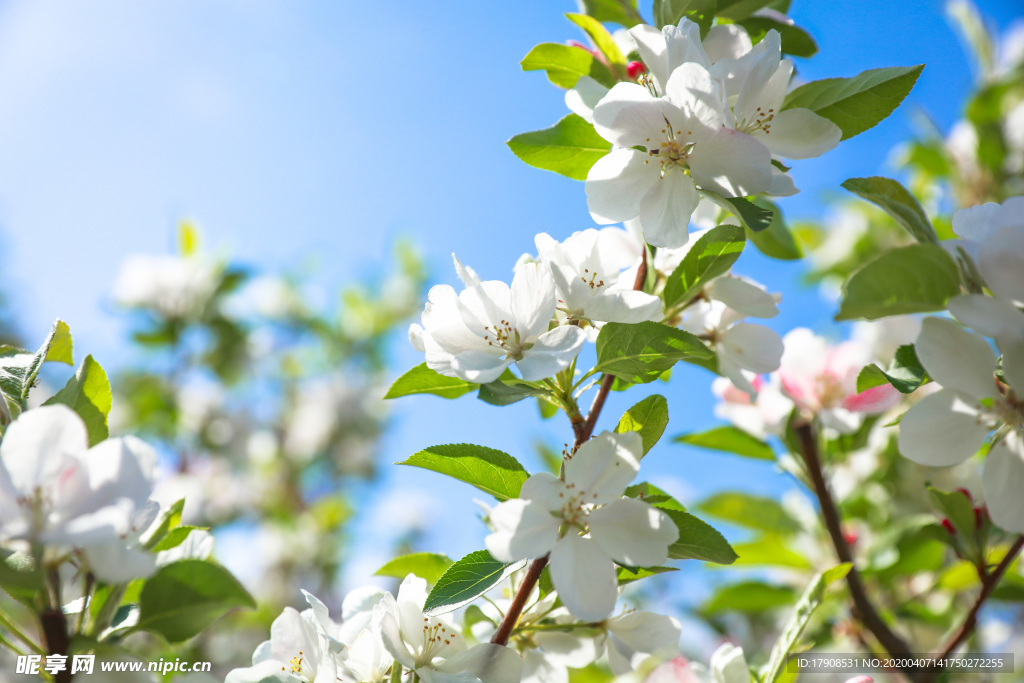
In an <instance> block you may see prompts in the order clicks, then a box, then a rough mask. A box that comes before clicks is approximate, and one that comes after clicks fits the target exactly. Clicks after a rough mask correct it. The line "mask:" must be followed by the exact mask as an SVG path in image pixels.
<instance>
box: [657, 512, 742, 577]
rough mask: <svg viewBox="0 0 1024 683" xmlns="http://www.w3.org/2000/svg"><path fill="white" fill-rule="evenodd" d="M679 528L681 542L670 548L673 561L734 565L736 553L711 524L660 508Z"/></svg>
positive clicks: (669, 552) (683, 513)
mask: <svg viewBox="0 0 1024 683" xmlns="http://www.w3.org/2000/svg"><path fill="white" fill-rule="evenodd" d="M659 509H660V510H662V512H664V513H665V514H666V515H668V516H669V517H671V518H672V521H673V522H675V523H676V526H677V527H679V540H677V541H676V542H675V543H673V544H672V545H670V546H669V548H668V556H669V557H670V558H671V559H673V560H688V559H694V560H704V561H705V562H714V563H715V564H732V563H733V562H735V561H736V558H737V555H736V551H735V550H733V548H732V546H730V545H729V542H728V541H726V540H725V538H724V537H723V536H722V534H720V533H718V532H717V531H716V530H715V529H714V528H713V527H712V526H711V525H710V524H708V523H707V522H704V521H702V520H700V519H698V518H697V517H694V516H693V515H691V514H690V513H688V512H683V511H681V510H672V509H668V508H659Z"/></svg>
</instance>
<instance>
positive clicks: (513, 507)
mask: <svg viewBox="0 0 1024 683" xmlns="http://www.w3.org/2000/svg"><path fill="white" fill-rule="evenodd" d="M490 516H491V523H492V524H493V525H494V533H492V534H488V535H487V538H486V539H485V540H484V544H485V545H486V546H487V550H488V551H489V552H490V553H491V555H493V556H494V557H495V559H498V560H501V561H502V562H514V561H516V560H522V559H526V558H531V557H541V556H543V555H545V554H547V553H548V552H549V551H550V550H551V548H552V547H554V545H555V541H556V540H558V526H559V519H558V518H556V517H553V516H552V515H551V513H550V512H549V511H548V509H547V508H546V507H545V506H544V505H542V504H540V503H535V502H533V501H530V500H523V499H522V498H514V499H512V500H506V501H505V502H503V503H498V504H497V505H495V506H494V509H493V510H491V515H490Z"/></svg>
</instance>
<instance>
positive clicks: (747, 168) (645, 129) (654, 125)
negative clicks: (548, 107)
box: [585, 62, 772, 247]
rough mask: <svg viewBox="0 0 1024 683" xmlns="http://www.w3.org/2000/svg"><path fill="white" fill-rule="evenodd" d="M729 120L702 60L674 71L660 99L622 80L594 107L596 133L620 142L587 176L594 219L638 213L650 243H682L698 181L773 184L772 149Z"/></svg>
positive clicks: (730, 193)
mask: <svg viewBox="0 0 1024 683" xmlns="http://www.w3.org/2000/svg"><path fill="white" fill-rule="evenodd" d="M652 73H653V70H652ZM727 123H728V116H727V113H726V111H725V105H724V100H723V93H722V90H721V85H720V84H719V83H717V82H716V81H714V80H713V79H712V78H711V75H710V74H709V73H708V71H707V69H705V68H704V67H703V66H701V65H700V64H697V63H693V62H688V63H684V64H682V65H680V66H679V67H678V68H676V69H675V70H674V71H672V73H671V75H670V76H669V77H668V81H667V83H666V84H665V87H664V92H663V96H662V97H656V96H655V95H653V94H652V93H651V92H650V91H649V90H648V89H647V88H645V87H643V86H640V85H637V84H635V83H619V84H617V85H616V86H615V87H614V88H612V89H611V90H610V91H609V92H608V94H607V95H606V96H605V97H604V98H603V99H602V100H601V102H600V104H598V105H597V107H596V108H595V109H594V127H595V130H597V132H598V133H599V134H600V135H601V136H602V137H603V138H605V139H606V140H608V141H610V142H611V143H612V144H613V145H616V147H615V148H613V149H612V151H611V152H610V153H609V154H608V155H607V156H605V157H602V158H601V159H599V160H598V161H597V163H595V164H594V165H593V167H591V169H590V172H589V173H588V175H587V182H586V186H585V190H586V193H587V205H588V207H589V208H590V213H591V216H592V217H593V218H594V220H595V221H597V222H598V223H615V222H618V221H624V220H630V219H633V218H639V221H640V225H641V227H642V228H643V231H644V235H645V236H646V239H647V241H648V242H649V243H650V244H652V245H655V246H659V247H678V246H681V245H682V244H684V243H685V242H686V241H687V238H688V230H687V226H688V223H689V220H690V216H691V214H692V213H693V211H694V209H695V208H696V206H697V202H698V201H699V199H700V195H699V194H698V193H697V185H699V186H700V187H701V188H703V189H706V190H713V191H715V192H718V193H719V194H722V195H725V196H727V197H736V196H744V195H750V194H756V193H758V192H762V191H764V190H766V189H768V187H769V185H770V183H771V178H772V166H771V153H770V152H769V151H768V149H767V148H766V147H764V145H762V144H760V143H759V142H757V141H756V140H754V139H753V138H752V137H750V136H749V135H746V134H744V133H738V132H736V131H734V130H731V129H729V128H727ZM636 146H639V147H643V148H645V149H646V150H647V151H646V152H640V151H637V150H636V149H632V148H633V147H636Z"/></svg>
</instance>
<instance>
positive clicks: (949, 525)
mask: <svg viewBox="0 0 1024 683" xmlns="http://www.w3.org/2000/svg"><path fill="white" fill-rule="evenodd" d="M942 526H944V527H946V531H948V532H949V533H950V535H951V536H956V529H954V528H953V522H951V521H949V518H948V517H943V519H942Z"/></svg>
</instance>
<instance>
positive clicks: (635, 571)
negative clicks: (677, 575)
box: [616, 567, 679, 586]
mask: <svg viewBox="0 0 1024 683" xmlns="http://www.w3.org/2000/svg"><path fill="white" fill-rule="evenodd" d="M675 571H679V570H678V569H677V568H676V567H619V568H618V569H617V570H616V574H617V576H618V580H619V585H620V586H624V585H626V584H627V583H633V582H634V581H639V580H640V579H646V578H649V577H651V576H657V575H659V574H667V573H669V572H675Z"/></svg>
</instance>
